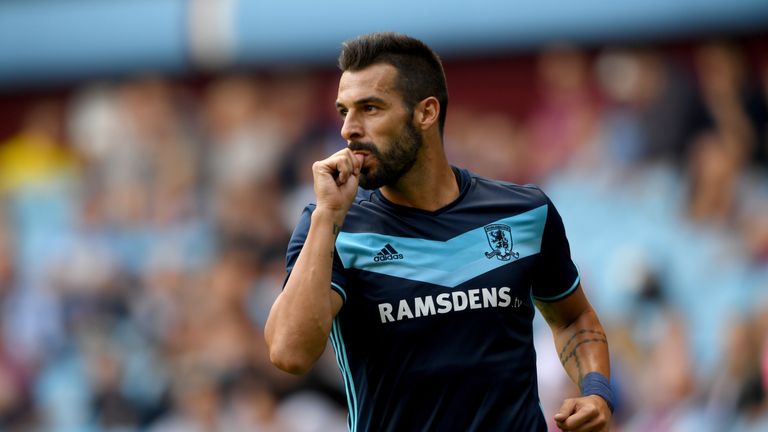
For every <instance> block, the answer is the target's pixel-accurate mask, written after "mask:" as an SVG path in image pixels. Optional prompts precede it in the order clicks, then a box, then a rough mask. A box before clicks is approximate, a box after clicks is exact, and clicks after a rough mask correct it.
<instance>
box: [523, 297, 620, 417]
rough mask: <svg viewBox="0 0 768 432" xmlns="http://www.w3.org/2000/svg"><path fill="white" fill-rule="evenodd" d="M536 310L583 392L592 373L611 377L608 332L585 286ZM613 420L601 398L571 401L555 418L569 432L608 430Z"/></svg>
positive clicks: (566, 368) (566, 367)
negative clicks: (585, 380) (585, 382)
mask: <svg viewBox="0 0 768 432" xmlns="http://www.w3.org/2000/svg"><path fill="white" fill-rule="evenodd" d="M536 306H537V307H538V308H539V310H540V311H541V313H542V315H543V316H544V318H545V319H546V320H547V323H548V324H549V326H550V328H551V329H552V334H553V336H554V339H555V346H556V347H557V351H558V353H559V357H560V362H561V363H562V364H563V367H564V368H565V370H566V372H567V373H568V376H570V378H571V380H573V382H575V383H576V384H577V385H578V386H579V390H581V391H583V390H584V389H583V387H582V384H583V383H582V380H583V378H584V377H585V376H586V375H587V374H588V373H590V372H597V373H599V374H601V375H603V376H605V377H606V378H609V377H610V372H611V371H610V362H609V356H608V341H607V339H606V336H605V331H604V330H603V326H602V325H601V324H600V321H599V320H598V318H597V314H596V313H595V311H594V310H593V309H592V306H591V305H590V304H589V302H588V301H587V298H586V297H585V296H584V292H583V291H582V289H581V286H579V287H578V288H577V289H576V291H574V292H573V293H572V294H571V295H569V296H568V297H566V298H564V299H562V300H560V301H557V302H553V303H545V302H542V301H536ZM610 418H611V410H610V409H609V407H608V404H607V402H606V400H605V399H603V398H602V397H600V396H597V395H587V396H584V397H580V398H573V399H568V400H566V401H565V402H564V403H563V405H562V406H561V407H560V410H559V411H558V413H557V414H556V415H555V421H556V422H557V426H558V427H560V428H561V429H562V430H565V431H582V430H584V431H586V430H589V431H592V430H597V431H603V430H607V428H608V424H609V421H610Z"/></svg>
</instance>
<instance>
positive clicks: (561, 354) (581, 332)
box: [558, 329, 605, 361]
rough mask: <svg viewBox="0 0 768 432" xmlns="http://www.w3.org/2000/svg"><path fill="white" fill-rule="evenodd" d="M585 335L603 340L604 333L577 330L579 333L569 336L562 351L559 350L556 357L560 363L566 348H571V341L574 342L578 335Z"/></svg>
mask: <svg viewBox="0 0 768 432" xmlns="http://www.w3.org/2000/svg"><path fill="white" fill-rule="evenodd" d="M585 333H591V334H593V335H594V336H593V337H596V338H603V339H605V333H603V332H601V331H597V330H590V329H582V330H579V331H577V332H576V333H574V334H573V336H571V338H570V339H568V342H566V343H565V345H563V349H562V350H560V354H558V357H560V360H561V361H562V359H563V356H564V355H565V351H566V350H567V349H568V347H570V346H571V343H572V342H573V341H575V340H576V338H577V337H579V336H580V335H583V334H585Z"/></svg>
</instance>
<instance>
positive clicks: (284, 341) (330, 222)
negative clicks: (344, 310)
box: [265, 209, 343, 373]
mask: <svg viewBox="0 0 768 432" xmlns="http://www.w3.org/2000/svg"><path fill="white" fill-rule="evenodd" d="M342 221H343V216H341V217H339V216H338V215H336V214H333V213H330V212H326V211H323V210H320V209H317V210H315V212H314V213H313V214H312V223H311V225H310V228H309V232H308V233H307V240H306V242H305V244H304V247H303V248H302V250H301V253H300V254H299V257H298V259H297V261H296V264H295V266H294V267H293V270H292V271H291V274H290V277H289V278H288V281H287V283H286V285H285V287H284V289H283V292H282V293H281V294H280V296H279V297H278V299H277V300H276V301H275V303H274V305H273V306H272V310H271V311H270V314H269V318H268V319H267V323H266V326H265V337H266V340H267V345H268V347H269V352H270V358H271V359H272V362H273V363H274V364H275V365H276V366H278V367H279V368H281V369H283V370H286V371H288V372H291V373H304V372H306V370H308V369H309V367H311V365H312V364H314V362H315V361H316V360H317V358H318V357H319V356H320V355H321V354H322V352H323V350H324V349H325V346H326V344H327V341H328V336H329V334H330V330H331V324H332V322H333V318H334V317H335V315H336V313H337V312H338V308H339V307H340V299H338V297H337V296H336V295H335V294H332V292H331V289H330V287H331V271H332V266H333V253H334V244H335V241H336V235H337V234H338V231H339V229H340V226H341V223H342ZM336 300H337V301H336Z"/></svg>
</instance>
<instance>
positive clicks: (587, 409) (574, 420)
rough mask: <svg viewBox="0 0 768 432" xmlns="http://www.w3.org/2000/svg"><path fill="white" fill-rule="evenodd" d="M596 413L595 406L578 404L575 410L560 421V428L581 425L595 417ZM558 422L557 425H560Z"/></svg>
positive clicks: (569, 428) (571, 427)
mask: <svg viewBox="0 0 768 432" xmlns="http://www.w3.org/2000/svg"><path fill="white" fill-rule="evenodd" d="M597 415H598V411H597V409H596V408H594V407H592V406H583V405H582V406H580V407H577V408H576V411H575V412H574V413H573V414H571V415H570V416H568V418H566V419H565V420H564V421H562V423H560V422H559V423H560V424H562V426H560V427H562V428H564V429H566V430H571V429H575V428H578V427H581V426H584V425H585V424H587V423H589V422H590V421H592V420H593V419H595V418H596V417H597ZM560 424H559V425H560Z"/></svg>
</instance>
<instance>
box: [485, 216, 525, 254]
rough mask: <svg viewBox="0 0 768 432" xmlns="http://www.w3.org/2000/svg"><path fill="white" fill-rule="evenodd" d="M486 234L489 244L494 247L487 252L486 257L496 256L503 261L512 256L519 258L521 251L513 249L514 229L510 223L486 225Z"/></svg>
mask: <svg viewBox="0 0 768 432" xmlns="http://www.w3.org/2000/svg"><path fill="white" fill-rule="evenodd" d="M485 236H486V237H488V244H489V245H491V248H492V249H493V251H491V252H486V253H485V257H486V258H488V259H491V258H493V257H496V258H498V259H500V260H502V261H509V260H510V258H515V259H517V258H518V257H519V256H520V253H518V252H515V251H513V250H512V229H511V228H510V227H509V225H503V224H492V225H488V226H486V227H485Z"/></svg>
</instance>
